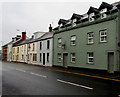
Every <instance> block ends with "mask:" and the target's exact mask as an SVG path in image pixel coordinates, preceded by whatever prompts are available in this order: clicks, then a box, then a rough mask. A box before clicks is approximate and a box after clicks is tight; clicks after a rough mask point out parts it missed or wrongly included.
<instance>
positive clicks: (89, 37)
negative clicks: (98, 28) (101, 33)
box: [87, 32, 94, 44]
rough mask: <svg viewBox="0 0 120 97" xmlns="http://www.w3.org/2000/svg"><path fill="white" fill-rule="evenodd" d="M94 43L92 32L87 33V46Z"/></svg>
mask: <svg viewBox="0 0 120 97" xmlns="http://www.w3.org/2000/svg"><path fill="white" fill-rule="evenodd" d="M90 34H92V37H91V36H89V35H90ZM91 39H92V42H90V40H91ZM93 43H94V32H88V33H87V44H93Z"/></svg>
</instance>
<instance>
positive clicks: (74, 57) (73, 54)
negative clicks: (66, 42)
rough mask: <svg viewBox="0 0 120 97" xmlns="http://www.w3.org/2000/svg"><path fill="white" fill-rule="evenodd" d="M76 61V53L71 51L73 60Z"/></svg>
mask: <svg viewBox="0 0 120 97" xmlns="http://www.w3.org/2000/svg"><path fill="white" fill-rule="evenodd" d="M75 61H76V55H75V53H71V62H72V63H75Z"/></svg>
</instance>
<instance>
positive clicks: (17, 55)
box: [12, 32, 26, 62]
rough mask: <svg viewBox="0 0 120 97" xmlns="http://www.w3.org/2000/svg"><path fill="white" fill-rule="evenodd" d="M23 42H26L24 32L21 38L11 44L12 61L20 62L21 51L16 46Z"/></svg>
mask: <svg viewBox="0 0 120 97" xmlns="http://www.w3.org/2000/svg"><path fill="white" fill-rule="evenodd" d="M24 40H26V32H22V37H21V38H20V39H18V40H17V41H16V42H15V43H13V44H12V61H14V62H19V61H20V54H21V49H20V47H19V46H16V45H17V44H19V43H21V42H22V41H24Z"/></svg>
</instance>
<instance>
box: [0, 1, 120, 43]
mask: <svg viewBox="0 0 120 97" xmlns="http://www.w3.org/2000/svg"><path fill="white" fill-rule="evenodd" d="M0 1H1V3H0V21H1V22H0V25H2V26H0V31H1V34H0V40H1V41H2V42H0V45H1V43H3V44H6V43H8V42H10V41H11V39H12V37H15V36H16V35H21V32H22V31H26V33H27V36H28V37H31V36H32V34H33V33H34V32H36V31H42V32H46V31H48V27H49V24H52V26H53V28H54V27H56V26H57V25H58V24H57V23H58V21H59V19H60V18H63V19H69V18H71V16H72V14H73V13H77V14H84V13H86V12H87V11H88V9H89V7H90V6H93V7H96V8H98V7H99V6H100V4H101V3H102V1H103V0H99V1H98V0H84V1H80V0H79V1H78V0H56V1H57V2H56V1H54V0H49V2H48V0H44V2H43V1H41V2H40V1H39V2H38V0H34V1H31V0H29V2H28V1H27V0H24V2H23V1H22V0H21V2H18V0H12V1H11V2H8V0H4V1H2V0H0ZM25 1H26V2H25ZM104 2H107V3H110V4H111V3H114V2H118V1H117V0H104ZM16 29H19V30H20V31H17V30H16Z"/></svg>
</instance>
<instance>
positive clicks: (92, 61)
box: [87, 52, 94, 64]
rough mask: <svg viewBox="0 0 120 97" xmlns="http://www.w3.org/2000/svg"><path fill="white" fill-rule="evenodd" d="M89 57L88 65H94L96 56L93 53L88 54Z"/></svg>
mask: <svg viewBox="0 0 120 97" xmlns="http://www.w3.org/2000/svg"><path fill="white" fill-rule="evenodd" d="M87 56H88V63H90V64H93V63H94V54H93V52H88V53H87Z"/></svg>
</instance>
